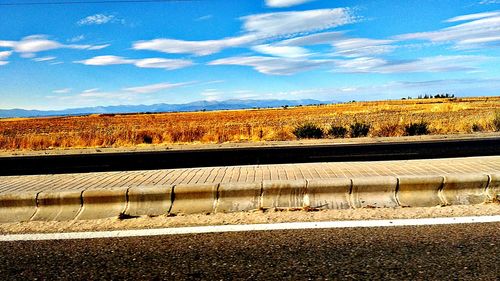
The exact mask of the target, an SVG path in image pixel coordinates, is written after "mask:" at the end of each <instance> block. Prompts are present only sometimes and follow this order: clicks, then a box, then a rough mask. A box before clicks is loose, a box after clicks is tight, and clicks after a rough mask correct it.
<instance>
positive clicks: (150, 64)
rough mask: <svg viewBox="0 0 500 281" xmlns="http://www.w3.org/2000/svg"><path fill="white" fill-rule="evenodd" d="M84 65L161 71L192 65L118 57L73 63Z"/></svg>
mask: <svg viewBox="0 0 500 281" xmlns="http://www.w3.org/2000/svg"><path fill="white" fill-rule="evenodd" d="M75 63H81V64H85V65H96V66H103V65H117V64H132V65H135V66H137V67H140V68H162V69H168V70H173V69H178V68H184V67H188V66H191V65H193V62H192V61H191V60H184V59H164V58H146V59H128V58H124V57H119V56H96V57H93V58H90V59H86V60H82V61H75Z"/></svg>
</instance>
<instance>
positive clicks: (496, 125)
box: [493, 111, 500, 132]
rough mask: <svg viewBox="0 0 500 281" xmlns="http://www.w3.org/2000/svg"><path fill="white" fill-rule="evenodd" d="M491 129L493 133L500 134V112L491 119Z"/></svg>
mask: <svg viewBox="0 0 500 281" xmlns="http://www.w3.org/2000/svg"><path fill="white" fill-rule="evenodd" d="M493 129H494V130H495V132H500V111H497V112H496V113H495V117H494V118H493Z"/></svg>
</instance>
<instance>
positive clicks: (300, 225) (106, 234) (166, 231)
mask: <svg viewBox="0 0 500 281" xmlns="http://www.w3.org/2000/svg"><path fill="white" fill-rule="evenodd" d="M488 222H500V215H497V216H477V217H449V218H423V219H394V220H357V221H326V222H289V223H272V224H243V225H213V226H194V227H176V228H160V229H139V230H118V231H97V232H67V233H40V234H8V235H0V242H6V241H36V240H69V239H94V238H119V237H137V236H158V235H176V234H200V233H220V232H241V231H269V230H298V229H327V228H357V227H387V226H389V227H395V226H423V225H446V224H464V223H488Z"/></svg>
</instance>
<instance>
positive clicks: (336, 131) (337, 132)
mask: <svg viewBox="0 0 500 281" xmlns="http://www.w3.org/2000/svg"><path fill="white" fill-rule="evenodd" d="M346 134H347V129H346V128H344V127H342V126H335V125H332V126H331V127H330V129H329V130H328V135H329V136H332V137H334V138H343V137H345V135H346Z"/></svg>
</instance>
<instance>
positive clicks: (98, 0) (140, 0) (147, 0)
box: [0, 0, 200, 6]
mask: <svg viewBox="0 0 500 281" xmlns="http://www.w3.org/2000/svg"><path fill="white" fill-rule="evenodd" d="M198 1H200V0H107V1H106V0H89V1H83V0H77V1H50V2H49V1H31V2H7V3H1V2H0V6H34V5H72V4H113V3H161V2H164V3H167V2H198Z"/></svg>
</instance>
